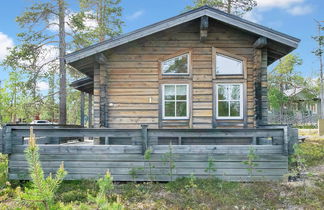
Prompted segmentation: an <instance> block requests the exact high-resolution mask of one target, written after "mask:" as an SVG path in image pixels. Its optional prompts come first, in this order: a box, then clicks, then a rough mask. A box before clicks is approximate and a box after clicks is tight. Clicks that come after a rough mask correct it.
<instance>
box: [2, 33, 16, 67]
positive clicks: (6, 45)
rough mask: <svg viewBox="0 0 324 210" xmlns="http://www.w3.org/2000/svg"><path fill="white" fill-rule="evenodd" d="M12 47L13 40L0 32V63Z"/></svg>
mask: <svg viewBox="0 0 324 210" xmlns="http://www.w3.org/2000/svg"><path fill="white" fill-rule="evenodd" d="M13 46H14V42H13V40H12V39H11V38H10V37H9V36H8V35H6V34H4V33H2V32H0V61H1V60H3V59H4V58H5V57H6V56H7V55H8V53H9V49H10V48H12V47H13Z"/></svg>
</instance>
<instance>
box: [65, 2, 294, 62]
mask: <svg viewBox="0 0 324 210" xmlns="http://www.w3.org/2000/svg"><path fill="white" fill-rule="evenodd" d="M202 16H208V17H210V18H213V19H215V20H218V21H221V22H223V23H226V24H229V25H231V26H234V27H237V28H239V29H242V30H244V31H248V32H250V33H253V34H256V35H259V36H262V37H266V38H268V39H270V40H273V41H275V42H278V43H280V44H283V45H285V46H288V47H290V48H291V50H293V49H295V48H297V46H298V43H299V42H300V39H297V38H295V37H292V36H289V35H287V34H284V33H281V32H278V31H275V30H273V29H270V28H267V27H265V26H262V25H259V24H256V23H253V22H251V21H248V20H245V19H242V18H240V17H238V16H235V15H232V14H228V13H225V12H223V11H220V10H218V9H215V8H212V7H209V6H203V7H200V8H197V9H194V10H191V11H188V12H185V13H182V14H180V15H177V16H175V17H172V18H169V19H166V20H163V21H160V22H158V23H155V24H152V25H149V26H146V27H144V28H141V29H138V30H135V31H133V32H130V33H126V34H123V35H120V36H117V37H115V38H112V39H109V40H106V41H103V42H100V43H97V44H94V45H91V46H89V47H86V48H83V49H81V50H78V51H75V52H73V53H70V54H67V55H66V56H65V60H66V62H67V63H73V62H76V61H78V60H81V59H83V58H86V57H89V56H91V55H95V54H97V53H100V52H103V51H105V50H108V49H111V48H114V47H117V46H120V45H123V44H126V43H128V42H131V41H134V40H137V39H140V38H143V37H145V36H148V35H151V34H154V33H157V32H160V31H162V30H165V29H168V28H171V27H174V26H177V25H180V24H182V23H185V22H188V21H191V20H194V19H197V18H200V17H202Z"/></svg>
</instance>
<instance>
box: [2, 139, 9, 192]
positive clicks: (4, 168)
mask: <svg viewBox="0 0 324 210" xmlns="http://www.w3.org/2000/svg"><path fill="white" fill-rule="evenodd" d="M0 146H1V145H0ZM7 175H8V158H7V155H3V154H1V153H0V189H1V188H3V187H5V185H6V181H7Z"/></svg>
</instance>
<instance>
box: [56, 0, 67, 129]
mask: <svg viewBox="0 0 324 210" xmlns="http://www.w3.org/2000/svg"><path fill="white" fill-rule="evenodd" d="M58 6H59V51H60V52H59V63H60V97H59V98H60V124H66V69H65V61H64V57H65V51H66V44H65V4H64V0H58Z"/></svg>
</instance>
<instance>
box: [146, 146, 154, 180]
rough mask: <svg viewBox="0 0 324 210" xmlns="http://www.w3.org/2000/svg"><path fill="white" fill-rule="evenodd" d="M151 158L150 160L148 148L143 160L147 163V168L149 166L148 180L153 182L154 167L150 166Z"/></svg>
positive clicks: (150, 152)
mask: <svg viewBox="0 0 324 210" xmlns="http://www.w3.org/2000/svg"><path fill="white" fill-rule="evenodd" d="M151 158H152V149H151V148H149V149H147V150H146V151H145V153H144V159H145V161H146V162H148V166H149V174H148V177H149V179H150V180H151V181H153V180H154V177H153V173H152V169H153V168H155V166H154V165H153V164H152V162H151Z"/></svg>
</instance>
